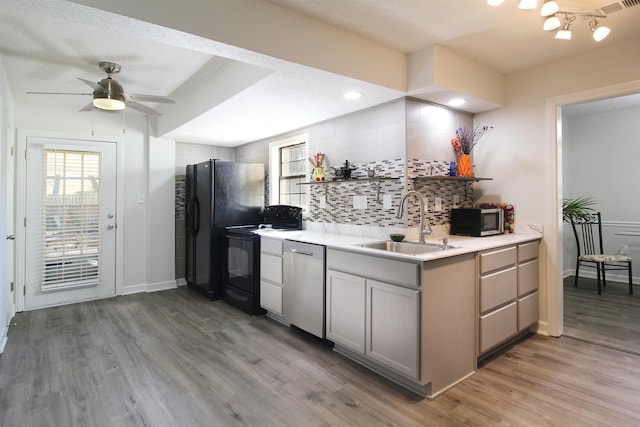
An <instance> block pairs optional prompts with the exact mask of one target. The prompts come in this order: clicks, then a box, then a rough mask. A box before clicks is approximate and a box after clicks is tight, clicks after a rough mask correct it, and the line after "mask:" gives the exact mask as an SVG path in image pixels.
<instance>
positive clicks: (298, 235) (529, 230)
mask: <svg viewBox="0 0 640 427" xmlns="http://www.w3.org/2000/svg"><path fill="white" fill-rule="evenodd" d="M538 230H539V228H536V227H535V226H531V227H521V229H520V230H518V229H516V233H512V234H500V235H497V236H488V237H467V236H446V237H448V239H449V245H450V246H451V248H449V249H445V250H438V251H434V252H428V253H425V254H420V255H408V254H402V253H397V252H389V251H383V250H379V249H371V248H364V247H361V246H358V245H361V244H363V243H369V242H379V241H384V240H385V239H383V238H380V237H370V236H358V235H351V234H342V233H331V232H319V231H311V230H291V231H282V230H269V229H265V230H260V231H258V234H260V235H261V236H264V237H271V238H276V239H287V240H296V241H300V242H305V243H314V244H317V245H324V246H326V247H328V248H334V249H341V250H348V251H352V252H360V253H366V254H370V255H375V256H383V257H388V258H394V259H404V260H408V261H414V262H422V261H430V260H434V259H439V258H446V257H451V256H456V255H462V254H466V253H471V252H478V251H483V250H486V249H494V248H498V247H501V246H508V245H515V244H519V243H524V242H530V241H534V240H538V239H540V238H542V233H540V232H539V231H538ZM386 240H389V239H386ZM406 241H408V242H414V243H415V242H416V241H412V240H406ZM425 241H426V243H431V244H437V245H441V244H442V240H441V239H435V238H428V237H427V238H426V239H425Z"/></svg>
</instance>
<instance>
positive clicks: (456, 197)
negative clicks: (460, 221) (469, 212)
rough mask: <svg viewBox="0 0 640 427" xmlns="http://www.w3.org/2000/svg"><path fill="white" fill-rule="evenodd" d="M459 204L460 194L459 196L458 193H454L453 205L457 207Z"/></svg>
mask: <svg viewBox="0 0 640 427" xmlns="http://www.w3.org/2000/svg"><path fill="white" fill-rule="evenodd" d="M458 206H460V196H458V195H457V194H454V196H453V207H454V208H457V207H458Z"/></svg>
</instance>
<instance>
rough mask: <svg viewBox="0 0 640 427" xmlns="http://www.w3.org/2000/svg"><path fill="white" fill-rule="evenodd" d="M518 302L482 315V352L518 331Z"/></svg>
mask: <svg viewBox="0 0 640 427" xmlns="http://www.w3.org/2000/svg"><path fill="white" fill-rule="evenodd" d="M517 308H518V306H517V302H516V301H514V302H513V303H511V304H509V305H507V306H505V307H502V308H500V309H498V310H496V311H493V312H491V313H489V314H487V315H485V316H481V317H480V353H483V352H485V351H487V350H490V349H491V348H492V347H495V346H496V345H498V344H500V343H501V342H502V341H504V340H506V339H508V338H510V337H512V336H514V335H515V334H516V332H517V330H516V328H517V322H518V313H517V312H518V310H517Z"/></svg>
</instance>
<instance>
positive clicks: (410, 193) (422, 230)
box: [396, 190, 433, 243]
mask: <svg viewBox="0 0 640 427" xmlns="http://www.w3.org/2000/svg"><path fill="white" fill-rule="evenodd" d="M409 196H415V197H416V198H417V199H418V201H419V202H420V232H419V234H420V237H419V238H418V242H419V243H425V241H424V235H425V234H433V230H431V224H429V221H427V230H425V228H424V199H423V198H422V194H420V193H418V192H417V191H416V190H409V191H407V192H406V193H405V194H404V196H402V200H400V206H398V211H397V212H396V218H402V211H403V210H404V201H405V200H407V197H409Z"/></svg>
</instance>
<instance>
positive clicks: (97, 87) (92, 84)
mask: <svg viewBox="0 0 640 427" xmlns="http://www.w3.org/2000/svg"><path fill="white" fill-rule="evenodd" d="M76 78H77V79H78V80H80V81H81V82H83V83H85V84H86V85H87V86H89V87H90V88H91V89H93V90H102V91H105V90H106V89H105V88H103V87H102V86H100V85H99V84H98V83H96V82H92V81H91V80H87V79H83V78H81V77H76Z"/></svg>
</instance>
